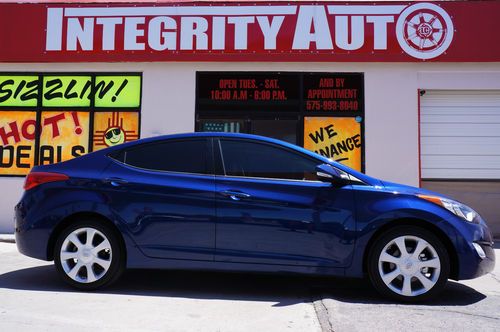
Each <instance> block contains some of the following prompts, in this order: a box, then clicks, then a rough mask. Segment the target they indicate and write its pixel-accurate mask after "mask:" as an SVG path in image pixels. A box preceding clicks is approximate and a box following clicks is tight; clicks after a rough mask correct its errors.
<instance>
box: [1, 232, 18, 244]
mask: <svg viewBox="0 0 500 332" xmlns="http://www.w3.org/2000/svg"><path fill="white" fill-rule="evenodd" d="M0 242H5V243H16V238H15V237H14V234H0Z"/></svg>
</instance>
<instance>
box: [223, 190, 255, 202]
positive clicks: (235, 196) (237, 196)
mask: <svg viewBox="0 0 500 332" xmlns="http://www.w3.org/2000/svg"><path fill="white" fill-rule="evenodd" d="M219 193H220V194H221V195H222V196H224V197H229V198H230V199H232V200H233V201H240V200H242V199H247V198H250V197H252V196H251V195H249V194H246V193H242V192H241V191H233V190H224V191H220V192H219Z"/></svg>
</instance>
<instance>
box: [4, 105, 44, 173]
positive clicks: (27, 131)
mask: <svg viewBox="0 0 500 332" xmlns="http://www.w3.org/2000/svg"><path fill="white" fill-rule="evenodd" d="M35 129H36V112H26V111H0V174H2V175H5V174H8V175H25V174H28V172H29V171H30V169H31V167H33V164H34V159H35Z"/></svg>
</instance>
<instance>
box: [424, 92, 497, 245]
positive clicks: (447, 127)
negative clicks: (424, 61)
mask: <svg viewBox="0 0 500 332" xmlns="http://www.w3.org/2000/svg"><path fill="white" fill-rule="evenodd" d="M420 122H421V123H420V140H421V141H420V143H421V167H422V169H421V174H422V186H423V187H425V188H428V189H431V190H435V191H438V192H442V193H444V194H448V195H450V196H452V197H454V198H456V199H458V200H460V201H463V202H464V203H467V204H469V205H471V206H472V207H473V208H475V209H476V210H478V212H479V213H480V214H481V215H483V217H485V219H487V220H488V222H489V223H490V224H491V225H492V226H493V227H492V228H494V230H495V233H496V234H498V235H500V208H499V207H497V206H498V202H499V201H500V91H429V90H428V91H426V93H425V94H424V95H423V96H422V97H421V98H420Z"/></svg>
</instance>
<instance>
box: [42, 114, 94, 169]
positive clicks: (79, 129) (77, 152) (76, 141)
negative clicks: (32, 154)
mask: <svg viewBox="0 0 500 332" xmlns="http://www.w3.org/2000/svg"><path fill="white" fill-rule="evenodd" d="M89 118H90V117H89V113H88V112H76V111H75V112H71V111H54V112H42V117H41V125H42V133H41V135H40V155H39V159H38V160H39V164H40V165H46V164H53V163H58V162H61V161H65V160H68V159H71V158H75V157H78V156H81V155H83V154H85V153H88V152H89V148H88V145H89Z"/></svg>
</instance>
